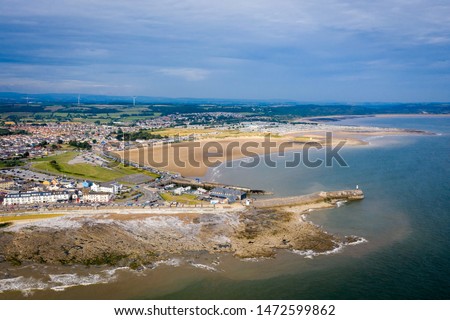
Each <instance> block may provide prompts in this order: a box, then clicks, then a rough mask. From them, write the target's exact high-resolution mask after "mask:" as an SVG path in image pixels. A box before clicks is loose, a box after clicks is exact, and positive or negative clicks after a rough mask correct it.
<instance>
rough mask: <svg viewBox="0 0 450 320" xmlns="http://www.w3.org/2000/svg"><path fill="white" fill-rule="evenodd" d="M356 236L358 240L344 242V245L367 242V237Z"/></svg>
mask: <svg viewBox="0 0 450 320" xmlns="http://www.w3.org/2000/svg"><path fill="white" fill-rule="evenodd" d="M356 238H358V240H356V241H353V242H349V243H346V244H345V245H346V246H356V245H357V244H361V243H366V242H369V241H368V240H367V239H365V238H363V237H356Z"/></svg>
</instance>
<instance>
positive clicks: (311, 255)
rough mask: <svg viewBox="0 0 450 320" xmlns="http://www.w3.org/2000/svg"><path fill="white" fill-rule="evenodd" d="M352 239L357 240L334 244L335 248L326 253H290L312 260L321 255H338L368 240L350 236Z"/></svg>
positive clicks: (297, 251) (302, 251)
mask: <svg viewBox="0 0 450 320" xmlns="http://www.w3.org/2000/svg"><path fill="white" fill-rule="evenodd" d="M352 237H353V238H355V239H357V240H355V241H352V242H347V241H344V242H335V244H336V247H335V248H333V249H331V250H328V251H324V252H316V251H314V250H292V252H293V253H295V254H298V255H301V256H304V257H305V259H313V258H314V257H317V256H321V255H325V256H326V255H330V254H336V253H339V252H340V251H342V250H343V249H344V247H346V246H355V245H357V244H361V243H366V242H368V240H367V239H365V238H363V237H356V236H352Z"/></svg>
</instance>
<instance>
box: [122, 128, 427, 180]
mask: <svg viewBox="0 0 450 320" xmlns="http://www.w3.org/2000/svg"><path fill="white" fill-rule="evenodd" d="M327 132H331V133H332V134H333V136H332V141H331V143H330V142H329V141H328V140H327V139H326V133H327ZM417 134H419V135H428V134H432V133H429V132H425V131H421V130H405V129H397V128H377V127H352V126H330V127H329V128H328V129H327V130H320V129H318V130H314V129H308V130H298V131H291V132H288V133H285V134H284V135H283V136H277V137H273V138H271V140H270V143H271V145H270V146H268V145H267V144H266V143H267V141H266V140H265V138H264V137H262V136H261V135H257V136H253V137H252V136H240V137H236V138H232V139H230V138H229V137H227V138H223V139H216V140H214V139H211V138H201V139H199V140H196V141H193V142H180V143H176V144H169V145H164V146H161V145H157V146H152V147H149V146H143V147H140V148H134V149H129V150H127V151H116V152H115V153H116V154H117V155H118V156H119V157H121V158H123V157H124V155H126V158H127V159H128V160H129V161H131V162H134V163H139V165H141V166H149V167H153V168H155V169H158V170H163V171H169V172H176V173H179V174H180V175H182V176H184V177H204V176H205V175H206V174H207V172H208V170H209V169H211V168H214V167H216V166H219V165H220V164H222V163H226V162H230V161H236V160H242V159H246V158H251V157H252V156H262V155H267V154H272V153H280V152H289V151H299V150H302V148H304V147H305V146H308V145H310V146H311V147H312V148H316V147H317V146H321V147H325V146H332V147H335V146H337V145H340V144H343V147H344V148H345V147H359V146H366V145H368V144H369V143H368V142H367V141H365V140H364V137H374V136H380V137H381V136H395V135H417Z"/></svg>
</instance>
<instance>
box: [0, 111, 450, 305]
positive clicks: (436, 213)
mask: <svg viewBox="0 0 450 320" xmlns="http://www.w3.org/2000/svg"><path fill="white" fill-rule="evenodd" d="M334 124H337V125H360V126H376V127H386V128H404V129H413V130H425V131H429V132H433V133H435V134H434V135H395V136H390V135H387V136H381V137H378V136H377V137H362V138H363V139H364V140H366V141H367V142H368V144H367V145H366V146H355V147H350V146H349V147H346V146H344V147H343V148H342V149H341V150H340V151H339V155H340V156H341V157H342V159H343V160H344V161H345V164H346V165H342V163H341V164H339V163H338V162H337V161H333V162H332V164H331V165H330V166H326V165H325V164H323V165H321V166H318V167H316V168H309V167H307V166H305V165H303V164H299V165H298V166H296V167H292V168H287V167H286V165H285V164H286V161H287V160H292V159H293V157H294V154H293V153H292V152H290V153H286V154H285V155H277V154H271V155H266V156H263V157H271V158H270V159H271V160H273V161H274V162H275V163H276V165H275V166H271V167H269V166H267V165H266V164H265V162H264V161H260V164H259V165H257V166H256V167H254V168H247V167H242V166H240V161H235V162H233V164H232V166H231V165H230V164H228V165H226V164H223V165H221V166H219V167H216V168H212V169H211V170H210V171H209V172H208V175H207V177H206V178H208V179H211V180H215V181H220V182H223V183H229V184H236V185H242V186H247V187H251V188H255V189H263V190H267V191H271V192H272V193H273V195H271V196H274V197H275V196H276V197H278V196H290V195H299V194H307V193H311V192H316V191H322V190H323V191H331V190H342V189H354V188H355V187H356V186H357V185H358V187H359V188H360V189H362V190H363V191H364V193H365V199H364V200H361V201H355V202H350V203H344V204H342V205H341V206H339V207H338V208H334V209H324V210H318V211H314V212H311V213H310V214H309V215H308V217H307V219H308V220H310V221H312V222H313V223H315V224H318V225H321V226H323V227H324V229H325V230H327V231H329V232H331V233H334V234H337V235H342V236H344V235H355V236H358V237H361V238H363V239H364V241H361V243H359V244H357V245H352V246H343V247H341V248H339V249H338V250H334V251H333V252H329V253H327V254H321V255H317V254H314V253H311V252H307V253H305V252H291V251H284V250H280V251H279V252H278V254H277V256H276V258H274V259H263V260H257V259H254V260H239V259H236V258H234V257H232V256H230V255H217V256H211V255H206V254H201V253H195V254H192V255H189V256H179V257H174V258H173V259H171V260H168V261H161V262H160V263H159V264H158V265H157V266H156V267H155V268H153V269H147V270H141V271H132V270H129V269H126V268H116V269H112V268H106V267H89V268H87V267H79V266H72V267H64V268H62V267H50V266H40V265H24V266H21V267H19V268H20V270H18V269H17V267H16V269H14V268H12V267H10V268H8V269H7V270H3V271H2V272H3V276H2V277H1V278H0V299H450V272H449V270H450V117H445V116H430V117H427V116H421V117H417V116H416V117H411V116H409V117H408V116H405V117H389V118H387V117H386V118H385V117H362V118H351V119H344V120H342V121H338V122H335V123H334ZM309 156H310V158H311V159H324V157H325V152H324V150H312V151H311V154H310V155H309ZM261 160H263V159H261ZM0 268H1V266H0Z"/></svg>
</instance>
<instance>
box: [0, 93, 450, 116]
mask: <svg viewBox="0 0 450 320" xmlns="http://www.w3.org/2000/svg"><path fill="white" fill-rule="evenodd" d="M55 104H56V105H63V106H65V107H66V108H67V107H72V108H73V107H77V105H78V94H73V93H43V94H24V93H17V92H0V113H3V112H31V113H34V112H49V111H47V110H46V109H44V108H45V106H49V105H55ZM95 105H108V106H110V107H108V108H113V109H111V110H109V111H108V112H119V111H125V110H124V108H125V109H126V108H128V107H129V106H132V105H133V97H132V96H110V95H88V94H82V95H80V106H82V108H79V109H80V110H71V111H70V112H75V111H76V112H81V113H99V112H103V113H104V112H106V111H105V110H104V109H102V110H97V108H96V106H95ZM136 105H141V106H142V105H144V106H145V105H148V106H149V107H151V110H152V111H153V112H157V113H160V114H162V115H167V114H173V113H193V112H211V111H223V112H243V113H247V114H256V115H259V116H269V117H274V116H275V117H277V116H278V117H282V118H285V119H286V118H288V117H289V116H302V117H306V116H328V115H370V114H382V113H385V114H402V113H405V114H420V113H430V114H450V103H442V102H439V103H438V102H436V103H385V102H379V103H377V102H371V103H339V102H336V103H329V102H328V103H307V102H298V101H291V100H276V99H274V100H243V99H206V98H198V99H195V98H167V97H145V96H138V97H136ZM103 108H105V107H103ZM116 109H117V110H116Z"/></svg>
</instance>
